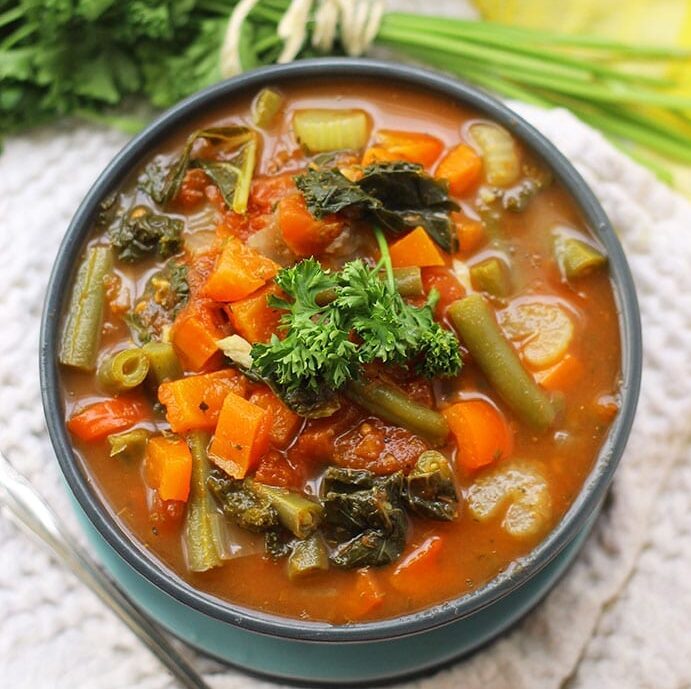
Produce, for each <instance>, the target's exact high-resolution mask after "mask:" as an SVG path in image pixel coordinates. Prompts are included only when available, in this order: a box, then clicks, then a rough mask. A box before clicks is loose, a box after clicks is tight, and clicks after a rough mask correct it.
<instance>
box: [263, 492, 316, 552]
mask: <svg viewBox="0 0 691 689" xmlns="http://www.w3.org/2000/svg"><path fill="white" fill-rule="evenodd" d="M250 485H251V488H252V490H253V491H254V492H255V493H256V494H257V495H259V496H263V497H266V498H268V499H269V501H270V502H271V506H272V507H273V508H274V509H275V510H276V512H277V513H278V519H279V521H280V522H281V524H283V526H285V528H286V529H288V531H290V532H291V533H293V534H294V535H295V536H297V537H298V538H306V537H307V536H309V535H310V534H311V533H312V532H313V531H314V530H315V529H316V528H317V526H318V525H319V522H320V521H321V517H322V506H321V505H320V504H319V503H318V502H315V501H314V500H310V499H309V498H307V497H305V496H304V495H302V494H300V493H295V492H293V491H290V490H287V489H286V488H278V487H276V486H267V485H264V484H263V483H259V482H258V481H252V482H251V484H250Z"/></svg>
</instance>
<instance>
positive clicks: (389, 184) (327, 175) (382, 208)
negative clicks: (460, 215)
mask: <svg viewBox="0 0 691 689" xmlns="http://www.w3.org/2000/svg"><path fill="white" fill-rule="evenodd" d="M295 183H296V185H297V187H298V189H300V191H302V193H303V195H304V197H305V201H306V202H307V207H308V208H309V210H310V212H311V213H312V214H313V215H314V216H315V217H317V218H320V217H323V216H324V215H328V214H329V213H338V212H347V213H349V214H351V215H354V216H357V217H363V218H365V219H367V220H369V221H371V222H376V223H379V224H380V225H382V226H383V227H385V228H386V229H387V230H389V231H390V232H392V233H393V234H402V233H404V232H406V231H408V230H411V229H413V228H415V227H418V226H422V227H424V228H425V230H426V231H427V233H428V234H429V235H430V237H431V238H432V239H433V240H434V241H435V242H437V244H439V246H440V247H441V248H442V249H444V251H448V252H453V251H456V250H457V249H458V238H457V235H456V231H455V226H454V223H453V222H452V220H451V219H450V217H449V213H450V212H451V211H456V210H458V209H459V207H458V205H457V204H456V203H455V202H454V201H452V200H451V199H450V198H449V194H448V189H447V185H446V184H445V183H444V182H441V181H439V180H436V179H434V178H433V177H430V176H429V175H427V174H425V172H424V171H423V168H422V166H421V165H416V164H414V163H406V162H391V163H376V164H374V165H369V166H368V167H366V168H365V170H364V173H363V175H362V177H361V178H360V179H359V180H357V181H355V182H351V181H350V180H349V179H348V178H346V177H345V176H344V175H343V174H342V173H341V172H340V171H339V170H337V169H335V168H332V169H321V170H309V171H308V172H306V173H305V174H303V175H298V176H297V177H296V178H295Z"/></svg>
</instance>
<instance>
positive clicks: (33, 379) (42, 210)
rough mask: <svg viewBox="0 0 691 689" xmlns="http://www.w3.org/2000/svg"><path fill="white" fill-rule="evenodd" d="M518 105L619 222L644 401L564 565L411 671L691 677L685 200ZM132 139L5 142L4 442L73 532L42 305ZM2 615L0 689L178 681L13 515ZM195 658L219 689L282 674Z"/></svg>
mask: <svg viewBox="0 0 691 689" xmlns="http://www.w3.org/2000/svg"><path fill="white" fill-rule="evenodd" d="M515 107H516V109H517V110H518V111H519V112H520V113H521V114H522V115H524V116H525V117H526V118H527V119H529V120H530V121H531V122H532V123H533V124H535V125H536V126H537V127H538V128H539V129H540V130H541V131H542V132H544V133H545V134H546V135H547V136H548V137H549V138H550V139H551V140H552V141H554V143H555V144H556V145H557V146H558V147H559V148H560V149H561V150H562V151H563V152H564V153H565V154H566V155H567V156H568V157H569V158H570V159H571V160H572V161H573V162H574V163H575V165H576V166H577V168H578V169H579V171H580V172H581V173H582V174H583V176H584V177H585V179H586V180H587V181H588V183H589V184H590V185H591V186H592V188H593V189H594V191H595V193H596V194H597V196H598V197H599V199H600V200H601V202H602V203H603V205H604V207H605V209H606V211H607V212H608V213H609V215H610V217H611V219H612V221H613V223H614V225H615V227H616V228H617V231H618V232H619V234H620V237H621V240H622V242H623V244H624V247H625V250H626V253H627V255H628V258H629V262H630V264H631V267H632V269H633V273H634V277H635V280H636V284H637V287H638V294H639V299H640V304H641V312H642V317H643V333H644V341H645V361H644V373H643V389H642V395H641V401H640V405H639V409H638V415H637V419H636V422H635V424H634V429H633V433H632V436H631V439H630V441H629V446H628V448H627V450H626V453H625V456H624V458H623V461H622V464H621V467H620V469H619V471H618V473H617V476H616V480H615V483H614V488H613V491H612V498H611V500H609V501H608V502H607V505H606V508H605V510H604V512H603V514H602V516H601V517H600V519H599V521H598V523H597V525H596V528H595V530H594V532H593V534H592V536H591V537H590V539H589V540H588V542H587V544H586V547H585V549H584V550H583V552H582V553H581V555H580V557H579V558H578V560H577V561H576V563H575V565H574V566H573V567H572V569H571V570H570V571H569V573H568V575H567V576H566V577H565V578H564V579H563V580H562V581H561V582H560V584H559V585H558V586H557V587H556V589H555V590H554V591H553V592H552V593H551V594H550V595H549V597H548V598H547V599H546V600H545V601H544V602H543V603H542V604H541V605H540V606H539V607H538V608H537V609H536V610H535V611H534V612H532V613H531V614H530V615H529V616H528V617H527V618H525V620H524V621H523V622H522V623H520V624H519V625H518V626H517V627H516V628H514V629H513V630H512V631H511V632H510V633H509V634H508V635H506V636H505V637H503V638H502V639H501V640H499V641H497V642H495V643H494V644H493V645H491V646H489V647H487V648H485V649H484V650H482V651H481V652H479V653H477V654H476V655H474V656H472V657H470V658H469V659H467V660H465V661H462V662H459V663H457V664H456V665H454V666H453V667H452V668H450V669H447V670H444V671H443V672H441V673H438V674H436V675H433V676H430V677H429V678H426V679H423V680H418V681H416V682H414V683H412V684H410V685H409V686H415V687H421V688H422V687H424V688H425V689H447V688H448V689H452V688H453V689H455V688H456V687H463V688H464V689H557V688H566V689H584V688H586V687H587V688H593V689H595V688H597V689H608V688H609V687H612V688H613V689H614V688H616V689H637V688H641V689H643V688H646V689H647V688H654V689H683V688H688V687H689V686H691V622H690V620H691V576H690V574H689V573H690V572H691V532H690V531H691V461H690V458H689V446H690V442H689V441H690V440H691V432H690V431H689V428H690V427H691V426H690V423H691V206H690V205H689V204H688V203H687V202H686V201H685V200H683V199H682V198H681V197H679V196H677V195H675V194H674V193H672V192H671V191H670V190H669V189H667V188H666V187H665V186H663V185H661V184H659V183H658V182H656V181H655V180H654V179H653V178H652V177H651V175H650V174H648V172H646V171H645V170H643V169H642V168H640V167H638V166H637V165H636V164H634V163H633V162H631V161H630V160H629V159H628V158H626V157H624V156H623V155H621V154H620V153H619V152H617V151H616V150H614V149H613V148H612V147H611V146H610V145H609V144H608V143H606V142H605V141H604V140H603V139H602V137H601V136H600V135H599V134H597V133H596V132H594V131H593V130H591V129H589V128H588V127H586V126H584V125H583V124H581V123H580V122H578V121H577V120H576V119H575V118H574V117H573V116H571V115H570V114H569V113H567V112H565V111H562V110H554V111H551V112H545V111H540V110H537V109H534V108H530V107H528V106H522V105H516V106H515ZM124 141H125V139H124V137H123V136H122V135H120V134H118V133H115V132H112V131H104V130H100V129H94V128H89V127H83V126H80V127H78V128H73V127H70V126H69V125H68V124H63V125H61V126H59V127H54V128H47V129H44V130H41V131H38V132H34V133H32V134H30V135H26V136H22V137H16V138H13V139H10V140H9V141H8V142H7V143H6V148H5V151H4V153H2V154H1V155H0V419H1V421H0V447H2V448H3V450H5V451H6V452H7V454H8V456H9V458H10V459H11V461H12V462H13V463H14V465H15V466H16V467H17V468H18V469H19V470H20V471H22V472H23V473H24V474H26V475H27V476H28V477H29V478H30V479H31V481H32V482H33V484H34V485H35V486H36V488H37V489H38V490H39V491H40V492H41V493H42V494H43V495H44V496H45V497H46V498H47V499H48V500H49V502H50V503H51V505H52V506H53V507H54V509H55V510H56V511H57V512H58V513H59V514H60V516H61V517H62V518H63V519H64V520H65V522H66V524H67V525H68V526H69V527H71V528H72V529H74V530H75V531H76V530H77V526H76V523H75V520H74V517H73V515H72V513H71V509H70V506H69V504H68V502H67V498H66V495H65V492H64V489H63V487H62V485H61V484H60V480H59V478H58V470H57V464H56V461H55V459H54V457H53V453H52V450H51V447H50V445H49V443H48V440H47V437H46V432H45V429H44V423H43V414H42V411H41V404H40V397H39V383H38V370H37V359H38V348H37V340H38V327H39V317H40V312H41V306H42V302H43V297H44V290H45V286H46V282H47V278H48V273H49V271H50V267H51V264H52V262H53V259H54V257H55V253H56V250H57V247H58V243H59V241H60V239H61V237H62V235H63V233H64V231H65V228H66V226H67V224H68V222H69V219H70V217H71V216H72V214H73V213H74V211H75V209H76V208H77V205H78V203H79V201H80V200H81V198H82V197H83V195H84V194H85V192H86V191H87V189H88V188H89V186H90V185H91V184H92V182H93V181H94V179H95V177H96V175H97V174H98V172H99V171H100V170H101V169H102V168H103V167H104V166H105V164H106V163H107V162H108V161H109V160H110V159H111V157H112V156H113V155H114V154H115V153H116V152H117V150H118V149H119V148H120V147H121V146H122V144H123V143H124ZM0 615H1V621H0V686H2V687H8V689H9V688H11V689H48V688H53V687H55V688H60V689H62V688H65V689H94V688H98V689H100V688H103V689H134V688H136V689H159V688H160V689H163V688H164V687H173V686H174V684H173V683H172V681H171V680H170V678H169V677H168V676H167V675H166V674H165V672H164V671H163V670H162V669H161V668H160V666H159V665H158V663H157V662H156V661H155V660H154V659H153V658H152V656H151V655H150V654H149V653H148V652H147V651H146V650H144V649H143V648H142V646H141V645H140V644H139V642H138V641H137V640H136V639H135V638H134V637H133V636H132V635H131V634H130V632H129V631H128V630H127V629H126V628H125V627H124V626H123V625H122V624H121V623H120V622H119V621H118V620H116V619H115V618H114V617H113V615H112V614H111V613H110V612H108V611H107V610H106V609H105V608H104V607H103V606H102V605H101V604H100V603H99V602H98V601H97V599H96V598H95V597H94V596H93V595H92V594H91V593H90V592H89V591H87V590H85V589H84V588H83V587H82V586H81V585H80V584H78V583H77V582H76V581H75V579H74V578H73V577H72V576H71V575H70V574H69V573H66V572H65V571H63V569H62V568H61V566H60V565H59V564H58V563H56V562H55V561H54V560H52V559H51V558H50V557H49V556H47V555H46V553H45V552H44V551H43V550H42V549H40V548H38V547H37V546H35V545H34V544H33V543H31V542H30V541H28V540H27V539H26V538H25V536H23V535H21V534H20V533H18V532H17V531H16V530H15V529H14V528H13V527H12V526H11V525H10V524H9V523H7V522H6V521H3V520H1V519H0ZM198 666H199V667H200V668H201V669H202V670H203V671H204V672H205V674H206V676H207V679H208V680H209V682H210V684H211V685H212V686H213V687H217V688H218V689H222V688H231V687H232V688H240V687H242V688H243V689H258V688H259V687H265V686H271V685H268V684H267V683H263V682H261V681H259V680H256V679H253V678H249V677H247V676H245V675H243V674H241V673H238V672H236V671H232V670H228V669H225V668H222V667H220V666H218V665H216V664H214V663H211V662H210V661H208V660H204V659H201V658H200V659H199V660H198ZM406 686H408V685H406Z"/></svg>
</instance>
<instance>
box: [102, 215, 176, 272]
mask: <svg viewBox="0 0 691 689" xmlns="http://www.w3.org/2000/svg"><path fill="white" fill-rule="evenodd" d="M183 228H184V223H183V221H182V220H180V219H179V218H174V217H172V216H170V215H163V214H160V213H155V212H154V211H153V210H152V209H151V208H149V207H148V206H135V207H134V208H132V209H131V210H130V211H129V212H128V213H126V214H125V215H124V216H123V217H122V219H121V220H120V222H119V223H116V224H115V225H112V226H111V228H110V230H109V231H108V238H109V240H110V243H111V246H112V247H113V248H114V249H115V253H116V255H117V257H118V258H119V259H120V260H121V261H125V262H126V263H135V262H137V261H139V260H141V259H142V258H145V257H146V256H149V255H151V254H157V255H158V256H160V257H161V258H168V256H172V255H173V254H176V253H178V252H179V251H180V249H181V248H182V230H183Z"/></svg>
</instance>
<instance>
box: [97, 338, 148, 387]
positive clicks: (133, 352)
mask: <svg viewBox="0 0 691 689" xmlns="http://www.w3.org/2000/svg"><path fill="white" fill-rule="evenodd" d="M148 373H149V359H148V357H147V356H146V354H145V353H144V352H143V351H142V350H141V349H137V348H132V349H123V350H122V351H120V352H117V353H116V354H113V355H111V356H109V357H108V358H107V359H105V361H103V362H102V363H101V365H100V366H99V367H98V373H97V375H98V380H99V381H100V383H101V385H103V386H104V387H105V388H106V389H107V390H109V391H110V392H125V391H126V390H132V388H136V387H137V386H138V385H141V384H142V383H143V382H144V379H145V378H146V376H147V374H148Z"/></svg>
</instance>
